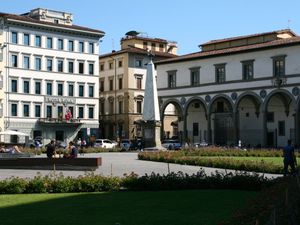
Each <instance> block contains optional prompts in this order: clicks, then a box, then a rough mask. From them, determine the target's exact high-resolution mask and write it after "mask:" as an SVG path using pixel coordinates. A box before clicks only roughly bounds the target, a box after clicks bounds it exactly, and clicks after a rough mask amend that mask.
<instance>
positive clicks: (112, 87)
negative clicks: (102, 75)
mask: <svg viewBox="0 0 300 225" xmlns="http://www.w3.org/2000/svg"><path fill="white" fill-rule="evenodd" d="M109 90H110V91H112V90H114V80H113V79H110V80H109Z"/></svg>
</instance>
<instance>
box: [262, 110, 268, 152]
mask: <svg viewBox="0 0 300 225" xmlns="http://www.w3.org/2000/svg"><path fill="white" fill-rule="evenodd" d="M267 113H268V112H267V111H262V112H261V116H262V143H261V146H262V147H266V146H267V132H268V129H267Z"/></svg>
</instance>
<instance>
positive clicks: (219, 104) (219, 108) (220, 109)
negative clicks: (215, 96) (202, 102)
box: [217, 102, 224, 113]
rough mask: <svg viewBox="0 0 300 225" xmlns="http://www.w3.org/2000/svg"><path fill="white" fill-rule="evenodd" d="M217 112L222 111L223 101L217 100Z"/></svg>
mask: <svg viewBox="0 0 300 225" xmlns="http://www.w3.org/2000/svg"><path fill="white" fill-rule="evenodd" d="M217 112H218V113H222V112H224V102H217Z"/></svg>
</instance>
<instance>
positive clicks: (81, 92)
mask: <svg viewBox="0 0 300 225" xmlns="http://www.w3.org/2000/svg"><path fill="white" fill-rule="evenodd" d="M78 96H79V97H84V85H82V84H80V85H79V91H78Z"/></svg>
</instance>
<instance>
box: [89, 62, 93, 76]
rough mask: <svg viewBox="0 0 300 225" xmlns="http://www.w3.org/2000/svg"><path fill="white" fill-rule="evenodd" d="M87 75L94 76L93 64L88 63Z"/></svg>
mask: <svg viewBox="0 0 300 225" xmlns="http://www.w3.org/2000/svg"><path fill="white" fill-rule="evenodd" d="M89 74H90V75H93V74H94V63H89Z"/></svg>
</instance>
